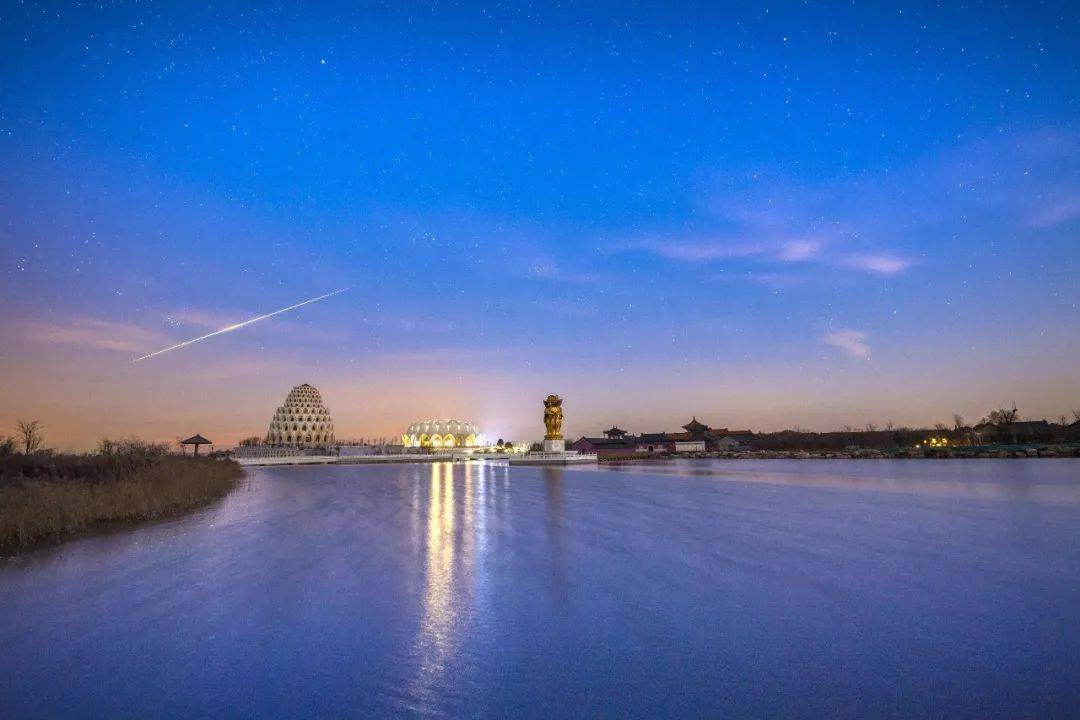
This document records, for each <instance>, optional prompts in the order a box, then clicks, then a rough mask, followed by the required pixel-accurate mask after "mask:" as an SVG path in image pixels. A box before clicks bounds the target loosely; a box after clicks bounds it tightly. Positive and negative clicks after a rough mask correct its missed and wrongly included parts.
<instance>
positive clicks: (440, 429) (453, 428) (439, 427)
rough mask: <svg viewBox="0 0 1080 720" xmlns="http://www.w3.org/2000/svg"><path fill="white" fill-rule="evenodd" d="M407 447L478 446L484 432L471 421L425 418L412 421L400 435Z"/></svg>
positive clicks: (482, 443)
mask: <svg viewBox="0 0 1080 720" xmlns="http://www.w3.org/2000/svg"><path fill="white" fill-rule="evenodd" d="M401 442H402V444H403V445H404V446H405V447H407V448H417V447H419V448H455V447H480V446H482V445H484V444H485V440H484V434H483V433H482V432H480V428H478V427H476V425H474V424H473V423H471V422H467V421H462V420H425V421H423V422H417V423H413V424H412V425H410V426H409V429H408V430H406V431H405V434H404V435H402V436H401Z"/></svg>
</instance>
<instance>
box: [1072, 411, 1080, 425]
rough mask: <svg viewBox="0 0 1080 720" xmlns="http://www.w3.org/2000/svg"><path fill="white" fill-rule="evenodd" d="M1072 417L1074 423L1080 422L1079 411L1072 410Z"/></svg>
mask: <svg viewBox="0 0 1080 720" xmlns="http://www.w3.org/2000/svg"><path fill="white" fill-rule="evenodd" d="M1072 416H1073V420H1075V421H1076V422H1080V410H1073V411H1072Z"/></svg>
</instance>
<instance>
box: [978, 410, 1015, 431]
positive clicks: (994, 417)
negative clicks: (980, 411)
mask: <svg viewBox="0 0 1080 720" xmlns="http://www.w3.org/2000/svg"><path fill="white" fill-rule="evenodd" d="M1019 419H1020V412H1019V411H1018V410H1017V409H1016V406H1015V405H1013V406H1012V408H998V409H997V410H991V411H990V414H989V415H987V416H986V422H988V423H990V424H991V425H995V426H997V427H999V428H1004V427H1008V426H1009V425H1012V424H1013V423H1014V422H1016V421H1017V420H1019Z"/></svg>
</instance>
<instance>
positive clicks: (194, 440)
mask: <svg viewBox="0 0 1080 720" xmlns="http://www.w3.org/2000/svg"><path fill="white" fill-rule="evenodd" d="M213 444H214V443H212V442H210V441H209V440H207V439H206V438H204V437H203V436H202V435H199V434H195V435H192V436H191V437H189V438H188V439H187V440H181V441H180V445H181V446H184V445H194V446H195V452H194V454H195V455H198V454H199V446H200V445H213Z"/></svg>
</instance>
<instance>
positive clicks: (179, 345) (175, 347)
mask: <svg viewBox="0 0 1080 720" xmlns="http://www.w3.org/2000/svg"><path fill="white" fill-rule="evenodd" d="M348 289H349V288H342V289H341V290H335V291H334V292H332V293H326V294H325V295H320V296H319V297H316V298H311V299H310V300H305V301H304V302H300V303H296V304H295V305H290V306H289V307H286V308H281V309H280V310H275V311H274V312H271V313H266V314H265V315H260V316H258V317H253V318H251V319H250V320H245V321H244V322H238V323H236V324H235V325H227V326H225V327H223V328H221V329H220V330H215V331H214V332H212V333H207V334H206V335H203V336H201V337H197V338H192V339H191V340H185V341H184V342H182V343H177V344H176V345H173V346H172V347H167V348H164V349H162V350H155V351H154V352H152V353H149V354H148V355H143V356H142V357H137V358H135V359H134V360H132V361H131V362H133V363H137V362H139V361H140V360H146V359H147V358H152V357H154V356H155V355H162V354H164V353H167V352H170V351H172V350H179V349H180V348H182V347H187V346H188V345H194V344H195V343H197V342H199V341H201V340H206V339H208V338H212V337H214V336H215V335H224V334H225V333H228V332H232V331H233V330H239V329H240V328H242V327H247V326H248V325H251V324H253V323H257V322H259V321H260V320H265V319H266V318H269V317H274V316H275V315H280V314H281V313H283V312H289V311H290V310H295V309H296V308H298V307H303V306H304V305H310V304H311V303H313V302H318V301H320V300H325V299H326V298H328V297H333V296H334V295H337V294H338V293H343V292H345V291H346V290H348Z"/></svg>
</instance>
